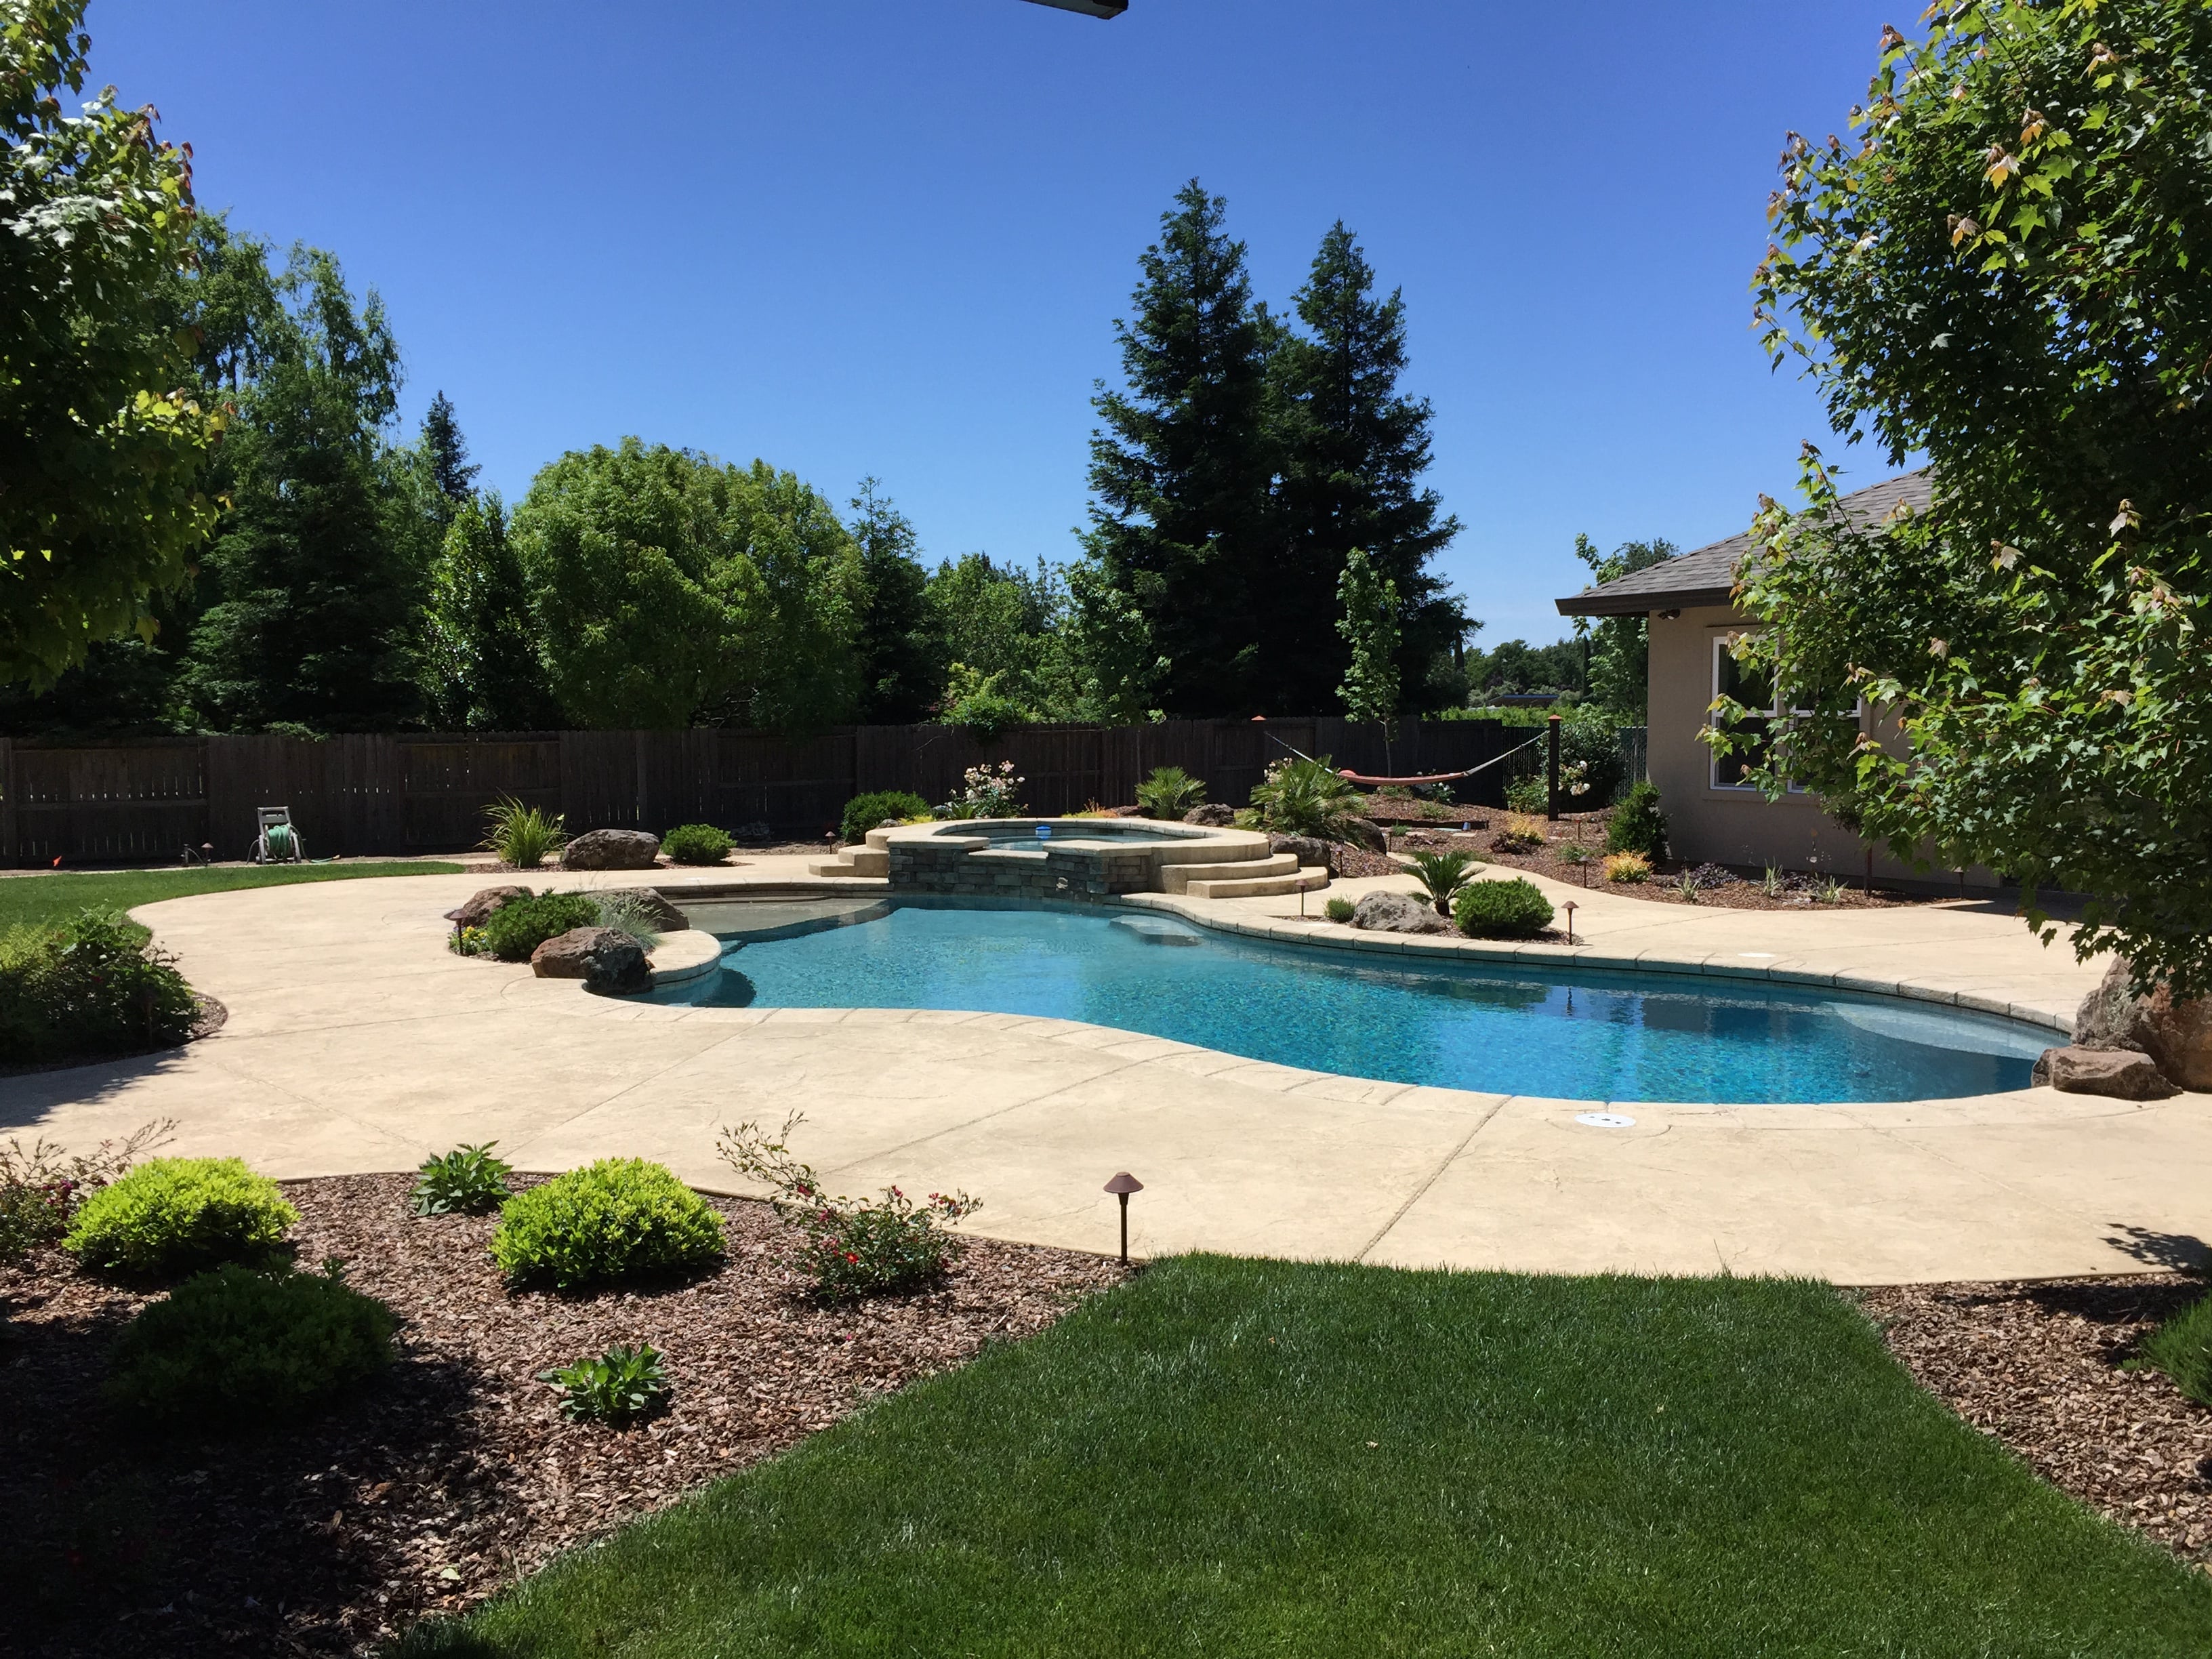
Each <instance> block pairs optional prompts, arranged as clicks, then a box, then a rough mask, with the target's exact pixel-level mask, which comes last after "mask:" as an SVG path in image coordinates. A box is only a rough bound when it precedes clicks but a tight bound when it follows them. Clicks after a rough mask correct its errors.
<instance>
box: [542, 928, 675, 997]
mask: <svg viewBox="0 0 2212 1659" xmlns="http://www.w3.org/2000/svg"><path fill="white" fill-rule="evenodd" d="M530 971H531V972H532V973H533V974H535V975H538V978H540V979H580V980H581V981H584V985H585V987H586V989H587V990H592V991H605V992H609V993H611V994H615V995H628V994H630V993H632V992H636V991H642V990H645V989H647V988H648V987H650V986H651V985H652V983H653V973H652V970H651V969H649V968H648V967H647V965H646V960H645V952H644V951H641V950H640V949H639V948H638V944H637V941H636V940H635V939H632V938H631V937H630V936H629V934H628V933H617V932H616V931H615V930H614V929H613V928H611V927H571V928H570V929H569V930H568V932H567V933H562V934H560V935H559V936H558V937H556V938H554V939H547V940H546V941H545V942H544V944H543V945H539V946H538V948H537V949H536V950H535V951H532V952H531V953H530Z"/></svg>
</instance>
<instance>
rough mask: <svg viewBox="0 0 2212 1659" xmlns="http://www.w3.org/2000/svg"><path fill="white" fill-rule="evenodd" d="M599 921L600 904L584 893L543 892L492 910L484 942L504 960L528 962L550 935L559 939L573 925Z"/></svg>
mask: <svg viewBox="0 0 2212 1659" xmlns="http://www.w3.org/2000/svg"><path fill="white" fill-rule="evenodd" d="M599 925H600V922H599V906H598V905H597V904H596V903H594V902H592V899H591V898H589V897H588V896H586V895H585V894H582V893H540V894H539V895H538V896H537V897H535V898H526V899H515V900H513V901H512V902H509V903H507V904H502V905H501V906H500V908H498V909H496V910H495V911H493V912H492V913H491V919H490V920H489V921H487V922H485V923H484V943H485V944H486V945H488V946H489V947H490V950H491V953H492V955H494V956H495V957H498V958H499V959H500V960H501V962H527V961H529V960H530V953H531V952H532V951H535V950H536V949H537V948H538V946H539V945H543V944H544V943H545V941H546V940H547V939H558V938H560V937H561V935H562V934H563V933H567V932H568V930H569V929H570V928H572V927H599Z"/></svg>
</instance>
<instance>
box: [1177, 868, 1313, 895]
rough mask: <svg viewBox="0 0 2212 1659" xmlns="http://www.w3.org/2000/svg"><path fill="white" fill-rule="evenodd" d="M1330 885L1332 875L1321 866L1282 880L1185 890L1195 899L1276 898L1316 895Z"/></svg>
mask: <svg viewBox="0 0 2212 1659" xmlns="http://www.w3.org/2000/svg"><path fill="white" fill-rule="evenodd" d="M1326 886H1328V871H1327V870H1325V869H1323V868H1322V866H1319V865H1317V864H1310V865H1308V866H1305V867H1304V869H1302V870H1293V871H1291V872H1289V873H1287V874H1285V875H1279V876H1246V877H1243V878H1239V879H1236V880H1231V881H1194V882H1192V883H1191V884H1189V885H1188V886H1187V887H1185V888H1184V889H1183V892H1184V893H1185V895H1186V896H1188V897H1191V898H1200V899H1203V898H1221V899H1227V898H1273V897H1274V896H1277V895H1278V894H1280V893H1314V892H1318V891H1320V890H1322V888H1324V887H1326Z"/></svg>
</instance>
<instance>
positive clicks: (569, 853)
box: [561, 829, 660, 870]
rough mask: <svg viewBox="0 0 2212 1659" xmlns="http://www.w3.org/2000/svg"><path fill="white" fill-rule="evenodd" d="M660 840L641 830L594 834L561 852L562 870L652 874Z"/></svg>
mask: <svg viewBox="0 0 2212 1659" xmlns="http://www.w3.org/2000/svg"><path fill="white" fill-rule="evenodd" d="M659 854H660V837H659V836H651V835H647V833H646V832H645V831H644V830H642V829H593V830H591V831H588V832H587V833H586V834H584V835H580V836H577V837H576V839H575V840H574V841H572V842H569V843H568V845H567V846H566V847H564V848H562V849H561V867H562V869H563V870H650V869H652V868H653V860H655V859H656V858H658V857H659Z"/></svg>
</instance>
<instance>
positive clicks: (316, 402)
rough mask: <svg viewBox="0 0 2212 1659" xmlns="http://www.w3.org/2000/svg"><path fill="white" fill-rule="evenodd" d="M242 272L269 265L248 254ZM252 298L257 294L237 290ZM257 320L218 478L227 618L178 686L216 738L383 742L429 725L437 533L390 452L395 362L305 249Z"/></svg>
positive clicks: (217, 584)
mask: <svg viewBox="0 0 2212 1659" xmlns="http://www.w3.org/2000/svg"><path fill="white" fill-rule="evenodd" d="M228 252H229V255H230V257H231V258H232V259H233V261H234V262H244V261H248V260H251V259H252V258H256V257H257V256H258V257H262V258H265V251H264V250H261V249H259V248H258V245H255V244H251V243H248V242H246V241H245V240H243V239H234V240H231V241H230V243H229V249H228ZM254 286H255V285H254V284H252V283H248V282H245V281H241V282H240V287H241V288H244V289H248V290H249V291H250V290H251V289H252V288H253V287H254ZM265 286H266V291H268V292H270V293H271V294H273V295H275V296H276V299H277V301H278V302H279V303H278V304H277V305H276V307H274V308H273V310H271V311H270V312H269V313H265V314H264V315H261V316H259V317H257V318H255V319H252V324H251V326H250V329H249V330H248V331H246V338H247V340H248V342H249V344H248V346H247V347H246V349H250V350H251V351H252V352H253V353H255V354H256V356H257V358H258V361H256V362H254V363H253V366H252V368H253V373H254V379H253V380H252V384H251V385H250V386H247V387H246V388H245V389H243V390H242V391H241V392H240V398H239V404H238V415H237V416H236V418H235V421H234V424H233V426H232V428H231V431H230V434H229V436H228V440H227V441H226V442H225V445H224V448H223V456H222V480H223V482H224V483H225V485H226V487H227V489H228V495H229V496H230V499H231V510H230V512H229V513H227V514H225V516H224V518H223V520H222V532H221V534H220V535H219V537H218V538H217V539H216V544H215V545H214V548H213V550H211V552H210V556H209V558H208V562H207V569H208V573H209V574H210V575H211V576H212V577H213V579H214V590H213V591H214V593H215V594H216V596H217V597H216V601H215V603H213V604H211V605H209V607H208V609H207V611H205V613H204V615H203V616H202V617H200V619H199V623H198V625H197V628H196V629H194V630H193V635H192V641H191V655H190V659H189V662H188V663H187V665H186V666H185V671H184V675H183V677H182V680H181V683H180V686H179V690H180V693H181V696H183V698H184V700H185V704H186V706H187V707H188V708H189V709H190V710H191V713H192V714H194V715H195V716H196V717H197V719H198V720H200V721H201V722H203V723H204V724H206V725H208V726H213V727H215V728H216V729H220V730H229V731H239V730H245V731H254V730H262V729H266V728H268V727H270V726H288V727H289V726H303V727H307V728H308V729H311V730H314V731H319V732H366V731H388V730H391V729H392V728H394V727H397V726H404V725H409V724H412V723H415V722H417V721H419V720H420V719H421V717H422V694H421V690H420V688H419V686H418V684H417V683H416V676H417V665H416V624H417V620H418V617H419V614H420V610H421V603H422V578H423V574H424V571H423V568H422V566H423V555H422V548H423V544H424V542H425V540H426V539H427V534H428V532H427V531H426V529H425V527H424V525H423V523H422V517H421V512H420V503H419V497H418V495H417V493H416V490H414V489H412V488H410V483H409V480H408V477H407V476H406V475H407V469H408V463H407V461H406V459H404V457H401V456H399V455H398V454H396V453H395V452H394V451H393V450H392V447H391V445H390V444H389V442H388V441H387V439H386V428H387V426H388V424H389V422H391V420H392V416H393V412H394V410H395V407H396V404H397V400H398V391H399V351H398V346H397V345H396V344H395V343H394V342H393V340H392V334H391V331H390V330H389V329H388V328H387V327H386V323H385V318H384V307H383V303H382V301H380V300H379V299H378V298H377V296H376V294H375V293H374V290H371V292H370V294H369V295H368V301H367V302H366V303H365V304H363V305H362V306H360V307H356V305H355V302H354V299H353V296H352V295H351V294H350V293H349V291H348V290H347V288H346V284H345V279H344V276H343V273H341V271H340V270H339V269H338V265H337V260H336V259H334V258H331V256H330V255H329V254H327V253H325V252H321V251H320V250H319V249H315V248H309V247H305V246H295V248H294V249H293V250H292V252H291V254H290V256H289V258H288V259H287V261H286V264H285V268H284V270H283V274H282V275H281V276H272V277H271V278H270V281H269V282H268V283H266V285H265Z"/></svg>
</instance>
